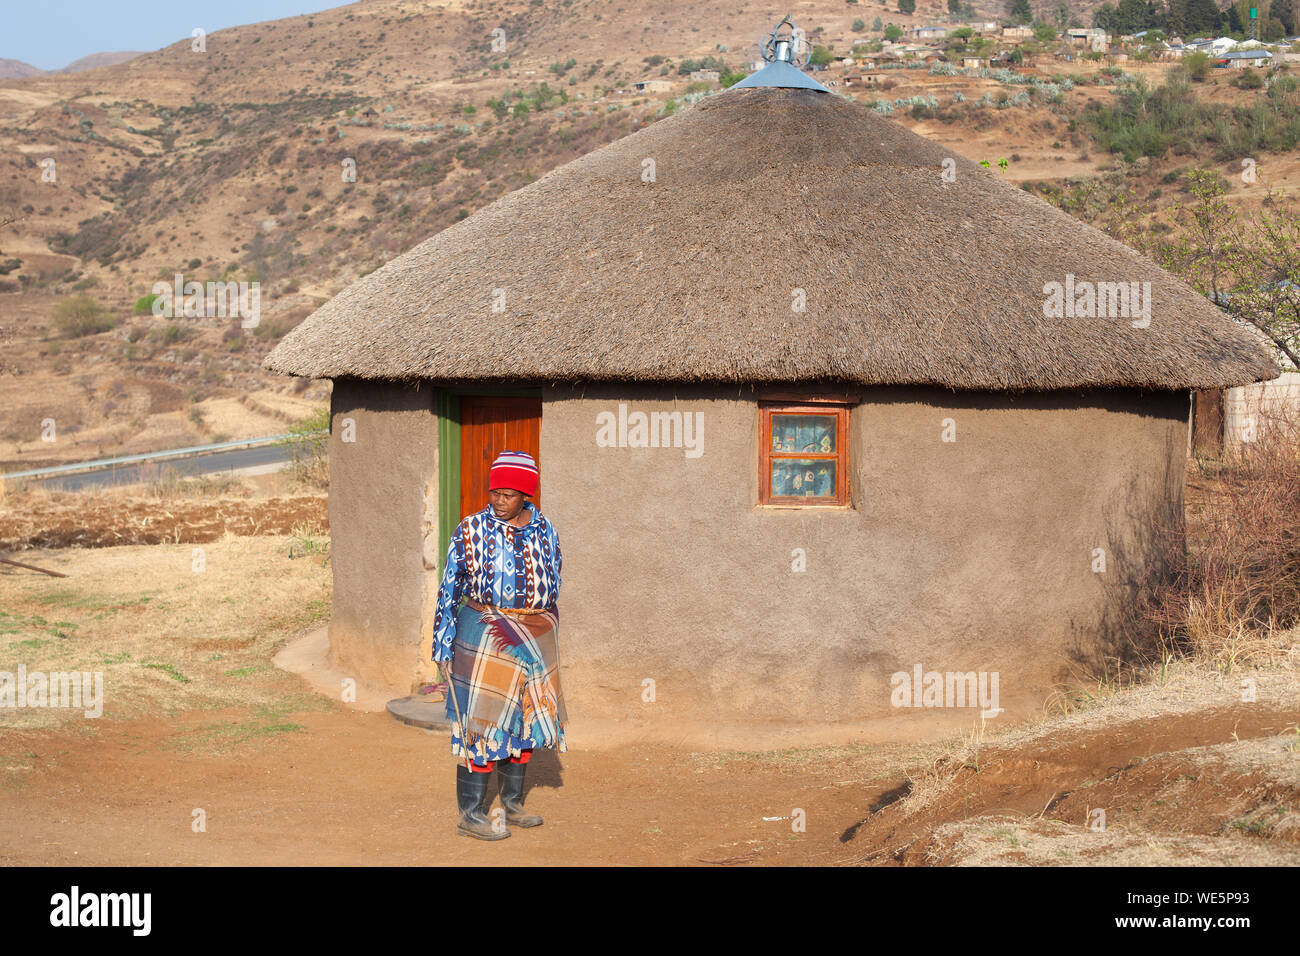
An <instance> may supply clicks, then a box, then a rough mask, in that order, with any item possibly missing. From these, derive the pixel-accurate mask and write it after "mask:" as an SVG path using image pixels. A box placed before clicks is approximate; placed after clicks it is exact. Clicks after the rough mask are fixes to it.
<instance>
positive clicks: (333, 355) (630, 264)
mask: <svg viewBox="0 0 1300 956" xmlns="http://www.w3.org/2000/svg"><path fill="white" fill-rule="evenodd" d="M945 160H951V163H950V164H949V167H948V168H949V169H951V170H954V171H955V174H956V175H955V181H952V182H948V181H945V178H944V176H943V173H944V169H945ZM646 161H653V164H654V167H653V172H654V177H653V178H654V181H653V182H646V181H644V180H645V177H643V170H646V169H647V168H648V166H647V162H646ZM949 178H951V176H950V177H949ZM1067 274H1068V275H1071V276H1073V277H1075V278H1074V281H1076V282H1084V281H1089V282H1108V283H1118V282H1138V283H1141V282H1150V283H1151V286H1150V288H1151V299H1152V302H1153V305H1152V307H1151V313H1150V315H1151V322H1150V325H1149V327H1147V328H1135V327H1133V325H1132V322H1131V320H1130V319H1129V318H1125V317H1117V318H1086V317H1064V318H1049V317H1046V316H1045V315H1044V302H1045V300H1046V299H1047V295H1046V294H1045V292H1044V286H1045V285H1046V284H1047V283H1051V282H1059V283H1062V284H1064V283H1065V282H1066V281H1067V278H1066V277H1067ZM799 289H802V290H803V295H804V297H805V299H806V306H805V311H803V312H797V311H793V309H792V306H793V305H794V304H795V303H796V296H797V293H796V291H795V290H799ZM496 290H503V291H496ZM502 296H504V298H502ZM502 302H504V308H505V311H504V312H497V311H494V303H495V304H497V305H498V306H499V305H500V304H501V303H502ZM264 365H265V367H267V368H269V369H272V370H275V371H279V372H284V373H288V374H294V375H305V376H311V377H341V376H359V377H363V378H389V379H412V378H430V379H503V378H508V379H530V380H538V381H563V380H569V381H575V380H611V379H618V380H636V381H724V382H755V381H765V382H797V381H813V380H818V381H841V382H856V383H864V384H904V383H916V384H937V385H945V386H950V387H953V388H992V389H1004V388H1010V389H1049V388H1065V387H1074V386H1088V385H1103V386H1140V387H1152V388H1210V387H1220V386H1226V385H1237V384H1244V383H1247V382H1252V381H1257V380H1261V379H1268V378H1273V377H1275V376H1276V375H1277V369H1276V367H1275V366H1274V364H1273V361H1272V358H1271V357H1270V355H1269V354H1268V352H1267V350H1266V349H1265V348H1264V347H1263V346H1262V345H1261V344H1260V338H1259V337H1258V336H1257V335H1256V334H1254V333H1253V332H1252V331H1249V330H1247V329H1243V328H1242V327H1240V326H1238V325H1236V324H1235V323H1234V322H1233V321H1232V320H1231V319H1230V318H1229V317H1227V316H1226V315H1225V314H1224V313H1222V312H1221V311H1219V310H1218V309H1217V308H1215V307H1214V306H1213V305H1211V304H1210V303H1209V302H1208V301H1207V300H1206V299H1205V298H1204V297H1203V296H1201V295H1198V294H1197V293H1196V292H1195V291H1194V290H1192V289H1191V288H1190V287H1188V286H1187V285H1185V284H1183V283H1182V282H1180V281H1178V280H1177V279H1175V278H1173V277H1172V276H1170V275H1169V274H1168V273H1166V272H1164V271H1162V270H1161V269H1160V268H1159V267H1157V266H1156V265H1155V264H1154V263H1152V262H1151V261H1150V260H1148V259H1146V258H1144V257H1143V256H1141V255H1139V254H1137V253H1135V252H1133V251H1132V250H1130V249H1128V248H1127V247H1125V246H1123V245H1121V244H1120V243H1118V242H1115V241H1114V240H1112V239H1110V238H1109V237H1107V236H1105V235H1104V234H1103V233H1101V232H1099V231H1098V230H1096V229H1093V228H1091V227H1089V226H1087V225H1084V224H1081V223H1079V222H1078V221H1076V220H1074V219H1072V218H1071V217H1070V216H1068V215H1066V214H1065V213H1063V212H1061V211H1059V210H1057V209H1055V208H1053V207H1052V206H1050V205H1048V204H1047V203H1045V202H1042V201H1041V200H1039V199H1036V198H1034V197H1032V196H1030V195H1028V194H1027V193H1025V192H1024V191H1022V190H1020V189H1017V188H1016V187H1014V186H1011V185H1009V184H1007V183H1005V182H1002V181H1000V180H998V179H997V178H996V177H995V176H993V175H991V174H990V173H989V172H988V171H986V170H984V169H982V168H981V167H979V166H978V165H976V164H974V163H972V162H969V161H968V160H965V159H962V158H961V157H958V156H955V155H953V154H951V153H949V152H948V151H947V150H945V149H944V148H943V147H941V146H939V145H937V144H935V143H931V142H929V141H928V140H925V139H922V138H921V137H919V136H916V135H914V134H913V133H911V132H909V131H907V130H905V129H903V128H902V127H901V126H898V125H896V124H894V123H892V122H890V121H889V120H886V119H884V118H883V117H881V116H879V115H877V114H876V113H875V112H874V111H872V110H870V109H868V108H867V107H865V106H862V105H860V104H856V103H853V102H851V101H849V100H846V99H843V98H840V97H838V96H834V95H828V94H825V93H818V92H813V91H808V90H794V89H744V90H730V91H727V92H725V93H722V94H720V95H718V96H714V97H710V98H708V99H706V100H704V101H702V102H701V103H700V104H699V105H697V106H695V107H694V108H692V109H689V110H686V111H685V112H683V113H680V114H678V115H675V116H672V117H669V118H667V119H664V120H662V121H660V122H657V123H655V124H654V125H653V126H650V127H648V128H646V129H644V130H642V131H640V132H637V133H634V134H632V135H630V136H627V137H625V138H624V139H621V140H619V141H617V142H615V143H611V144H610V145H608V146H605V147H604V148H602V149H599V150H596V151H595V152H593V153H590V154H588V155H586V156H583V157H581V158H579V159H577V160H574V161H573V162H571V163H568V164H566V165H565V166H562V167H560V168H559V169H555V170H553V171H552V172H550V173H548V174H547V175H545V176H543V177H542V178H541V179H539V180H537V181H536V182H534V183H531V184H529V185H528V186H525V187H524V188H522V189H519V190H517V191H516V192H513V193H511V194H509V195H507V196H504V197H502V198H501V199H499V200H498V201H496V202H494V203H492V204H491V205H490V206H488V207H486V208H485V209H482V210H480V211H479V212H477V213H476V214H474V215H473V216H471V217H469V218H468V219H466V220H464V221H462V222H459V223H457V224H455V225H453V226H450V227H448V228H447V229H445V230H444V231H443V232H440V233H438V234H437V235H436V236H434V237H432V238H431V239H428V240H426V241H425V242H423V243H421V244H420V245H418V246H416V247H415V248H414V249H412V250H410V251H409V252H407V253H405V254H404V255H402V256H399V257H398V258H396V259H394V260H393V261H391V262H389V263H388V264H387V265H385V266H384V267H383V268H381V269H379V270H377V271H375V272H373V273H371V274H370V275H368V276H366V277H365V278H363V279H361V280H360V281H358V282H356V283H354V284H353V285H351V286H349V287H348V288H347V289H345V290H344V291H343V292H341V293H339V294H338V295H337V296H335V297H334V298H333V299H331V300H330V301H329V302H327V303H326V304H325V305H323V306H322V307H321V308H320V309H318V310H317V311H316V312H315V313H313V314H312V315H311V316H310V317H309V318H308V319H307V320H306V321H305V322H303V323H302V324H301V325H300V326H299V327H298V328H296V329H295V330H294V331H293V332H291V333H290V334H289V335H288V336H287V337H286V338H285V339H284V341H283V342H281V343H280V344H279V346H277V347H276V348H275V350H274V351H272V352H271V354H270V355H269V356H268V357H267V358H266V360H265V362H264Z"/></svg>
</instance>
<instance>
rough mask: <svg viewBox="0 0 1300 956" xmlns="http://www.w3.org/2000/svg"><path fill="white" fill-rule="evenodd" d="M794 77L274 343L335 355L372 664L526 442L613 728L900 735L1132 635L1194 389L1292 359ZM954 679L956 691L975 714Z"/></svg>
mask: <svg viewBox="0 0 1300 956" xmlns="http://www.w3.org/2000/svg"><path fill="white" fill-rule="evenodd" d="M777 66H781V67H783V68H784V71H785V72H784V73H782V74H781V75H783V76H784V75H791V74H798V71H797V70H794V69H793V67H791V66H789V64H785V63H780V64H778V63H773V64H771V66H770V67H769V68H768V69H772V68H774V67H777ZM764 72H766V71H764ZM799 76H801V77H802V76H803V75H802V74H799ZM752 79H754V78H751V80H752ZM804 81H806V82H804ZM790 83H797V84H798V85H801V86H804V87H812V88H800V89H795V88H787V86H788V85H789V84H787V83H782V84H781V85H777V86H762V85H761V83H748V81H747V85H744V88H733V89H732V90H729V91H726V92H723V93H721V94H719V95H717V96H714V97H710V98H708V99H706V100H704V101H702V102H701V103H700V104H699V105H697V106H695V107H694V108H692V109H688V110H686V111H684V112H682V113H680V114H678V115H675V116H672V117H669V118H666V119H664V120H661V121H659V122H656V123H655V124H653V125H652V126H650V127H648V128H646V129H644V130H642V131H639V132H636V133H633V134H632V135H629V136H627V137H625V138H624V139H621V140H619V141H617V142H615V143H612V144H610V145H608V146H606V147H604V148H602V149H599V150H596V151H595V152H593V153H591V154H589V155H587V156H584V157H582V158H580V159H577V160H575V161H573V162H571V163H568V164H566V165H565V166H562V167H560V168H558V169H555V170H553V171H552V172H550V173H548V174H547V175H545V176H543V177H541V178H540V179H538V180H537V181H536V182H533V183H531V184H529V185H527V186H525V187H523V188H522V189H519V190H517V191H515V192H513V193H511V194H509V195H507V196H505V197H503V198H501V199H499V200H497V201H496V202H494V203H492V204H491V205H489V206H488V207H486V208H484V209H482V210H480V211H479V212H477V213H475V214H474V215H472V216H470V217H469V218H468V219H466V220H464V221H462V222H459V223H457V224H455V225H452V226H450V227H448V228H447V229H445V230H444V231H442V232H440V233H439V234H437V235H436V236H433V237H432V238H430V239H428V240H427V241H425V242H423V243H421V244H420V245H418V246H416V247H415V248H413V249H411V250H410V251H409V252H407V253H405V254H404V255H402V256H399V257H398V258H396V259H394V260H393V261H391V262H389V263H388V264H387V265H385V266H384V267H382V268H380V269H378V270H376V271H375V272H373V273H371V274H370V275H368V276H366V277H365V278H363V279H361V280H359V281H358V282H356V283H354V284H353V285H352V286H350V287H349V288H347V289H346V290H344V291H343V292H342V293H340V294H339V295H337V296H335V297H334V298H333V299H331V300H330V301H329V302H328V303H326V304H325V305H324V306H322V307H321V308H320V309H319V310H317V311H316V312H315V313H314V314H313V315H312V316H310V317H309V318H308V319H307V320H306V321H305V322H303V323H302V324H301V325H300V326H299V327H298V328H297V329H295V330H294V331H293V332H291V333H290V334H289V335H288V336H287V337H286V338H285V340H284V341H283V342H281V343H280V345H279V346H278V347H277V348H276V349H275V350H274V351H273V352H272V353H271V354H270V355H269V356H268V357H267V359H266V361H265V365H266V367H267V368H270V369H274V370H276V371H280V372H284V373H286V374H292V375H300V376H312V377H329V378H332V379H334V382H335V387H334V397H333V421H334V427H333V434H332V439H331V473H332V484H331V491H330V498H331V502H330V515H331V526H332V535H333V542H332V546H333V548H334V556H335V557H334V573H335V593H334V608H333V617H332V619H331V625H330V627H331V642H332V654H333V655H334V659H335V660H336V662H338V663H339V664H340V665H341V666H346V667H347V668H349V672H350V673H355V674H358V675H360V676H363V677H367V678H369V679H372V680H376V681H383V682H386V683H387V684H389V685H391V686H393V687H394V688H395V689H397V690H402V691H405V690H406V689H407V686H406V685H407V683H408V682H409V681H410V680H411V679H412V677H415V676H419V673H420V662H421V660H427V654H428V647H429V641H430V628H431V624H432V620H431V618H432V600H431V595H432V594H433V593H435V592H436V590H437V586H438V572H439V566H440V563H441V555H442V553H443V552H444V550H445V547H446V541H447V537H448V535H449V534H450V531H451V529H452V527H454V525H455V523H456V521H458V520H459V518H460V516H461V515H463V514H467V513H470V512H473V511H476V510H478V509H479V508H481V507H482V506H483V504H484V502H483V501H482V500H478V496H480V495H481V494H482V493H483V492H482V489H479V488H478V485H475V481H478V480H479V479H478V478H476V477H475V473H473V469H474V468H478V467H480V464H481V461H482V460H483V459H484V457H485V456H486V457H487V458H488V459H490V457H491V456H492V455H493V454H495V452H496V451H499V450H501V449H500V448H499V447H495V445H496V444H500V443H501V442H506V441H508V442H510V444H509V445H508V446H506V447H515V448H518V447H524V448H525V450H531V451H533V452H534V453H536V454H538V456H539V460H540V463H541V473H542V491H541V502H540V504H541V507H542V510H543V511H545V513H546V514H547V516H548V517H549V518H550V519H551V520H552V521H553V523H554V524H555V525H556V527H557V528H558V530H559V533H560V535H561V539H562V541H563V546H564V554H565V572H564V588H563V591H562V594H561V606H562V608H563V609H564V610H563V613H564V617H563V621H564V626H563V628H562V637H561V641H562V643H563V645H564V647H565V653H564V655H563V657H562V659H563V661H564V675H565V676H564V679H565V681H566V682H568V685H567V686H568V688H569V691H570V693H571V695H572V698H571V699H572V703H571V706H570V711H571V713H574V714H575V715H577V719H579V720H580V719H581V717H582V716H583V715H587V716H589V717H590V716H591V715H599V716H602V717H608V718H611V719H616V720H625V719H626V720H633V721H637V720H640V721H650V722H651V723H653V725H654V726H655V727H660V728H670V727H671V728H675V729H674V731H673V732H674V733H677V730H678V729H680V728H681V727H683V726H699V725H700V724H704V725H707V726H708V727H710V728H711V729H712V731H713V732H714V738H713V739H730V740H736V739H741V738H743V739H744V740H746V741H749V742H752V741H753V740H754V727H755V722H758V721H766V722H768V724H767V726H769V727H778V726H780V727H785V728H786V730H782V731H781V732H782V733H785V732H786V731H787V730H788V726H787V724H785V723H782V722H789V721H795V722H805V725H806V722H807V721H821V722H826V721H833V722H836V723H837V724H838V723H842V724H843V726H845V727H848V726H852V727H854V728H856V729H859V730H860V729H861V728H863V727H872V726H879V727H887V728H888V730H887V731H881V732H884V733H888V734H889V735H891V736H896V735H897V733H898V723H899V720H900V719H903V720H904V722H906V715H907V714H918V713H921V712H919V711H915V710H912V709H908V708H912V707H920V706H922V703H921V701H920V699H919V697H918V699H917V701H916V703H915V704H906V703H901V704H900V703H899V701H898V700H897V699H896V696H891V692H892V691H894V690H896V688H895V687H894V683H896V678H897V677H898V675H899V674H900V673H904V674H910V673H911V672H912V670H913V668H914V667H922V666H923V667H924V668H925V671H926V673H929V671H930V669H932V668H933V669H935V670H937V671H938V672H946V673H960V674H966V673H969V674H971V675H975V674H989V673H992V674H994V675H997V674H1000V675H1001V679H1002V683H1001V688H1002V690H1001V693H1002V704H1001V706H1002V707H1003V708H1004V709H1010V710H1013V711H1014V710H1016V709H1017V708H1018V707H1022V706H1023V707H1024V708H1025V709H1027V710H1032V709H1034V708H1037V707H1038V706H1040V705H1041V702H1042V699H1043V695H1044V694H1045V693H1046V692H1047V691H1048V690H1050V688H1051V686H1052V683H1053V681H1055V680H1058V679H1060V678H1062V677H1063V676H1064V675H1065V674H1067V673H1069V672H1071V669H1072V668H1073V669H1075V672H1076V673H1077V669H1078V668H1079V666H1080V665H1081V664H1082V663H1087V661H1089V660H1090V659H1092V657H1093V656H1094V655H1097V654H1101V653H1103V652H1105V651H1106V650H1107V649H1108V643H1107V642H1108V641H1109V640H1111V639H1112V638H1114V637H1115V629H1116V627H1117V625H1116V621H1117V620H1118V619H1119V618H1120V617H1122V609H1123V607H1124V606H1125V603H1126V602H1127V600H1128V598H1129V596H1130V595H1131V591H1132V589H1133V588H1134V587H1137V586H1139V585H1140V584H1141V583H1142V581H1143V580H1145V579H1146V577H1147V575H1149V574H1150V573H1152V569H1153V568H1155V567H1157V566H1158V564H1159V560H1158V559H1159V544H1158V542H1159V541H1162V540H1163V537H1162V535H1161V531H1162V530H1163V527H1164V525H1165V524H1166V523H1167V522H1168V521H1176V519H1177V516H1178V515H1179V514H1180V513H1181V494H1182V490H1181V489H1182V477H1183V464H1184V461H1185V455H1186V445H1187V415H1188V401H1189V394H1188V390H1189V389H1200V388H1214V387H1224V386H1230V385H1238V384H1244V383H1248V382H1254V381H1258V380H1263V379H1269V378H1272V377H1274V376H1275V375H1276V374H1277V369H1276V367H1275V366H1274V364H1273V362H1272V359H1271V357H1270V355H1269V354H1268V352H1267V350H1266V349H1265V348H1264V347H1263V346H1262V345H1261V344H1260V340H1259V338H1258V337H1257V336H1256V335H1254V334H1253V333H1252V332H1250V331H1249V330H1247V329H1244V328H1242V327H1240V326H1238V325H1237V324H1235V323H1234V322H1233V321H1232V320H1230V319H1229V318H1228V317H1227V316H1225V315H1224V313H1222V312H1221V311H1219V310H1218V309H1217V308H1215V307H1214V306H1213V305H1211V304H1210V303H1209V302H1207V301H1206V300H1205V298H1203V297H1202V296H1200V295H1198V294H1196V293H1195V292H1194V291H1193V290H1192V289H1191V288H1189V287H1188V286H1186V285H1185V284H1183V283H1182V282H1180V281H1178V280H1177V279H1176V278H1174V277H1173V276H1171V275H1169V274H1167V273H1165V272H1164V271H1162V270H1161V269H1160V268H1158V267H1157V266H1156V265H1154V264H1153V263H1152V262H1150V261H1149V260H1147V259H1146V258H1144V257H1142V256H1141V255H1139V254H1137V253H1136V252H1134V251H1132V250H1130V249H1128V248H1126V247H1125V246H1123V245H1121V244H1120V243H1118V242H1115V241H1114V240H1112V239H1110V238H1108V237H1107V236H1105V235H1104V234H1102V233H1101V232H1099V231H1097V230H1096V229H1093V228H1091V227H1089V226H1087V225H1084V224H1081V223H1079V222H1077V221H1075V220H1073V219H1071V218H1070V217H1069V216H1067V215H1066V214H1064V213H1062V212H1060V211H1059V210H1057V209H1055V208H1053V207H1052V206H1050V205H1048V204H1046V203H1044V202H1042V201H1040V200H1038V199H1036V198H1034V197H1033V196H1030V195H1028V194H1027V193H1025V192H1023V191H1022V190H1019V189H1016V188H1015V187H1013V186H1011V185H1009V184H1007V183H1005V182H1002V181H1000V180H999V179H998V178H997V177H996V175H994V174H992V173H990V172H989V171H986V170H985V169H983V168H981V167H980V166H978V165H976V164H975V163H972V162H969V161H968V160H966V159H964V158H962V157H960V156H957V155H955V154H952V153H951V152H950V151H948V150H946V149H945V148H944V147H942V146H940V145H938V144H935V143H931V142H928V141H926V140H924V139H922V138H921V137H919V136H916V135H914V134H912V133H910V132H908V131H907V130H905V129H903V128H902V127H900V126H898V125H896V124H894V123H893V122H890V121H889V120H887V119H885V118H883V117H881V116H879V115H877V114H876V113H875V112H873V111H872V110H870V109H867V108H866V107H864V106H862V105H859V104H856V103H854V102H852V101H850V100H847V99H844V98H840V97H838V96H835V95H832V94H830V93H828V92H825V91H823V90H822V89H821V88H820V87H818V86H817V84H815V83H814V82H813V81H811V80H808V79H807V78H806V77H804V78H803V80H792V81H790ZM1098 284H1104V285H1098ZM1089 291H1090V293H1091V296H1090V295H1089V294H1085V292H1089ZM1130 292H1131V293H1133V297H1132V299H1131V301H1130V300H1129V299H1128V293H1130ZM1096 293H1101V295H1100V299H1101V306H1099V305H1098V296H1097V294H1096ZM1121 293H1123V294H1124V295H1125V298H1124V301H1123V302H1121V301H1120V299H1119V296H1120V294H1121ZM1121 306H1123V308H1121ZM1147 307H1149V311H1146V309H1147ZM1147 320H1149V321H1147ZM638 416H641V417H640V418H638ZM647 422H648V435H649V438H648V439H647V430H646V427H645V425H646V423H647ZM692 423H695V427H696V428H697V429H702V431H697V433H696V438H697V439H698V443H697V444H698V447H695V446H692V445H691V437H690V434H689V429H690V427H691V425H692ZM683 424H684V425H685V426H686V429H687V434H686V441H685V444H683V441H682V438H683V431H682V427H683ZM349 433H350V434H351V437H348V436H349ZM521 436H524V437H521ZM528 436H531V437H528ZM706 436H707V438H706ZM810 436H811V437H810ZM528 441H531V442H532V443H533V444H532V446H531V447H527V442H528ZM476 489H478V490H476ZM1099 563H1100V566H1101V570H1100V571H1099V570H1098V566H1099ZM629 621H635V622H636V627H629V626H628V622H629ZM778 674H779V675H780V680H779V681H778V680H776V679H775V677H776V675H778ZM918 674H919V672H918ZM647 678H652V679H654V680H655V681H656V682H657V687H658V698H657V699H658V701H659V703H658V704H657V705H656V706H655V708H653V713H652V714H651V712H650V711H647V710H646V706H645V703H644V698H643V687H644V681H645V679H647ZM917 689H918V691H919V689H920V683H919V677H918V684H917ZM924 706H925V707H927V708H928V707H930V706H931V705H930V704H929V703H927V704H925V705H924ZM948 706H952V707H954V709H952V710H947V711H930V710H926V711H925V712H924V716H926V717H928V718H932V717H933V716H934V714H935V713H947V714H949V715H950V716H951V717H953V718H954V719H955V720H965V719H967V717H968V715H969V712H968V711H962V710H961V707H960V705H951V704H950V705H948ZM900 708H902V709H900ZM990 709H991V708H990ZM648 714H650V716H647V715H648ZM878 721H884V723H880V724H877V723H875V722H878ZM925 725H926V726H927V727H929V726H932V721H927V722H926V723H925ZM575 726H576V725H575ZM819 733H822V731H819ZM678 737H679V738H680V733H678ZM823 737H824V734H823ZM783 739H784V740H786V741H789V740H790V739H791V738H789V737H785V738H783ZM857 739H861V738H857Z"/></svg>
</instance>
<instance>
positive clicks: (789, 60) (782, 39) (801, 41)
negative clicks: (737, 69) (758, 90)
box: [732, 13, 830, 93]
mask: <svg viewBox="0 0 1300 956" xmlns="http://www.w3.org/2000/svg"><path fill="white" fill-rule="evenodd" d="M785 27H789V32H787V33H782V32H781V31H782V29H783V28H785ZM761 50H762V53H763V59H764V60H765V61H766V62H767V66H765V67H763V68H762V69H761V70H759V71H758V72H757V73H751V74H750V75H749V76H747V77H745V78H744V79H743V80H741V81H740V82H739V83H737V84H736V85H735V86H733V87H732V89H733V90H739V89H744V88H746V87H755V86H775V87H782V88H784V89H790V90H817V91H818V92H820V93H829V92H830V90H828V89H826V87H824V86H822V85H821V84H820V83H818V82H817V81H816V80H814V79H813V78H812V77H811V76H809V75H808V74H807V73H804V72H803V70H802V69H801V67H805V66H807V65H808V62H809V60H811V59H812V46H811V44H809V43H808V37H807V35H806V34H805V33H804V32H803V31H802V30H800V29H799V28H798V27H797V26H795V25H794V21H793V20H791V19H790V15H789V14H788V13H787V14H786V16H785V19H784V20H782V21H781V22H780V23H778V24H777V25H776V26H775V27H774V28H773V29H772V32H771V33H769V34H768V35H767V36H766V37H765V38H764V40H763V45H762V47H761Z"/></svg>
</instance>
